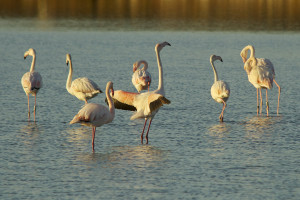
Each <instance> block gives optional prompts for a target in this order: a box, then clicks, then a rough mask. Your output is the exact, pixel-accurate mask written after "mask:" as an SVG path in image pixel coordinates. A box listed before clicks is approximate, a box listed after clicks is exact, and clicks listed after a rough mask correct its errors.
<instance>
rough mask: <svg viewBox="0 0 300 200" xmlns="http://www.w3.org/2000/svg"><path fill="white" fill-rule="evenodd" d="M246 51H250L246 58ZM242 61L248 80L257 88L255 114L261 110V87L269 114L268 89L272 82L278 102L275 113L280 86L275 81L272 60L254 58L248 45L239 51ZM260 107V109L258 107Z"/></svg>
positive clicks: (253, 53) (251, 47)
mask: <svg viewBox="0 0 300 200" xmlns="http://www.w3.org/2000/svg"><path fill="white" fill-rule="evenodd" d="M248 51H250V57H249V59H247V54H248ZM240 55H241V57H242V59H243V62H244V69H245V71H246V72H247V75H248V80H249V82H250V83H251V84H252V85H253V86H254V87H255V88H256V89H257V114H258V113H259V110H260V113H261V111H262V95H261V89H262V88H265V89H266V104H267V108H266V110H267V116H269V102H268V89H272V87H273V82H274V83H275V84H276V85H277V87H278V104H277V115H278V113H279V100H280V92H281V89H280V86H279V85H278V83H277V82H276V81H275V70H274V66H273V64H272V62H271V61H270V60H269V59H265V58H255V50H254V47H253V46H252V45H248V46H246V47H244V48H243V50H242V51H241V53H240ZM258 92H259V93H260V105H259V102H258ZM259 107H260V109H259Z"/></svg>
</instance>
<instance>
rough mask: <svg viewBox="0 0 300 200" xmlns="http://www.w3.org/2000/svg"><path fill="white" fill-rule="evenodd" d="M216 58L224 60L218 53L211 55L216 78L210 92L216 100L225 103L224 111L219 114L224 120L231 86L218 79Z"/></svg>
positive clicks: (221, 119)
mask: <svg viewBox="0 0 300 200" xmlns="http://www.w3.org/2000/svg"><path fill="white" fill-rule="evenodd" d="M215 60H220V61H221V62H223V60H222V58H221V57H220V56H216V55H211V56H210V64H211V66H212V68H213V70H214V79H215V81H214V84H213V85H212V86H211V89H210V93H211V96H212V98H213V99H214V100H215V101H216V102H218V103H222V104H223V108H222V112H221V114H220V116H219V119H220V121H221V122H223V118H224V110H225V108H226V101H227V100H228V98H229V95H230V88H229V85H228V83H226V82H225V81H221V80H219V79H218V73H217V71H216V68H215V66H214V61H215Z"/></svg>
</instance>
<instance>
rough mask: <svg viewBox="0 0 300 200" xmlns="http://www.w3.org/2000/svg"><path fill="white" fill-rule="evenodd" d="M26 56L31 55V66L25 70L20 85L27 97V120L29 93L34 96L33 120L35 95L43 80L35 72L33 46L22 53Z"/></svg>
mask: <svg viewBox="0 0 300 200" xmlns="http://www.w3.org/2000/svg"><path fill="white" fill-rule="evenodd" d="M27 56H32V62H31V67H30V71H29V72H26V73H25V74H24V75H23V77H22V80H21V84H22V87H23V89H24V91H25V93H26V95H27V99H28V120H30V106H29V94H32V95H33V96H34V109H33V113H34V121H35V112H36V95H37V93H38V91H39V89H40V88H42V85H43V81H42V76H41V75H40V73H38V72H35V71H34V68H35V60H36V52H35V50H34V49H33V48H30V49H28V51H26V52H25V53H24V59H26V57H27Z"/></svg>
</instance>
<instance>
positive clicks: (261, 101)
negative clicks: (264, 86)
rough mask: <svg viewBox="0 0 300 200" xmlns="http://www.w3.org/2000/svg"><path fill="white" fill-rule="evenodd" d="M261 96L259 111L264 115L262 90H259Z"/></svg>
mask: <svg viewBox="0 0 300 200" xmlns="http://www.w3.org/2000/svg"><path fill="white" fill-rule="evenodd" d="M259 95H260V110H259V113H260V114H261V113H262V104H263V100H262V94H261V88H259Z"/></svg>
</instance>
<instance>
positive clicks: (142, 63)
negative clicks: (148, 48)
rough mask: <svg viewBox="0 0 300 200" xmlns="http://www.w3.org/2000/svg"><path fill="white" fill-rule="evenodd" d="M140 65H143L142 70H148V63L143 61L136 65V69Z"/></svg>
mask: <svg viewBox="0 0 300 200" xmlns="http://www.w3.org/2000/svg"><path fill="white" fill-rule="evenodd" d="M141 65H144V67H143V69H144V70H145V71H146V70H147V69H148V63H147V62H146V61H145V60H141V61H139V63H138V67H137V68H139V67H140V66H141Z"/></svg>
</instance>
